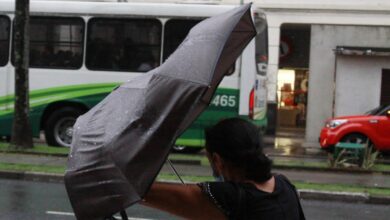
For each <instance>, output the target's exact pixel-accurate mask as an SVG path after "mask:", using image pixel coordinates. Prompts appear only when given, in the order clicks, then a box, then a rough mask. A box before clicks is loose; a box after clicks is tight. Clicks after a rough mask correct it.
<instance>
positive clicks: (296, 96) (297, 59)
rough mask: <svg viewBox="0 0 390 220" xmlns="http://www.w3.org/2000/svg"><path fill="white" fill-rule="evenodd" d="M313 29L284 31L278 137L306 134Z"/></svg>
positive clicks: (289, 27) (284, 27)
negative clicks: (280, 135)
mask: <svg viewBox="0 0 390 220" xmlns="http://www.w3.org/2000/svg"><path fill="white" fill-rule="evenodd" d="M310 30H311V28H310V25H307V24H284V25H282V27H281V38H280V58H279V71H278V80H277V100H278V102H277V109H278V110H277V126H276V133H277V135H278V134H281V133H286V132H287V133H288V132H290V133H291V134H296V133H299V134H301V135H303V134H304V129H305V126H306V112H307V94H308V87H309V85H308V77H309V52H310Z"/></svg>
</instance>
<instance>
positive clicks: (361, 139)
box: [341, 133, 368, 144]
mask: <svg viewBox="0 0 390 220" xmlns="http://www.w3.org/2000/svg"><path fill="white" fill-rule="evenodd" d="M367 140H368V138H367V136H365V135H363V134H357V133H355V134H348V135H346V136H345V137H343V138H342V139H341V142H346V143H356V144H365V143H367Z"/></svg>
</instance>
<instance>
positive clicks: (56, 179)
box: [0, 171, 390, 205]
mask: <svg viewBox="0 0 390 220" xmlns="http://www.w3.org/2000/svg"><path fill="white" fill-rule="evenodd" d="M0 178H3V179H12V180H28V181H36V182H50V183H63V182H64V175H63V174H47V173H39V172H16V171H0ZM161 182H171V183H178V182H177V181H171V180H161ZM298 192H299V195H300V198H301V199H309V200H322V201H324V200H326V201H341V202H348V203H367V204H376V205H388V204H390V196H370V195H369V194H367V193H353V192H331V191H319V190H310V189H299V190H298Z"/></svg>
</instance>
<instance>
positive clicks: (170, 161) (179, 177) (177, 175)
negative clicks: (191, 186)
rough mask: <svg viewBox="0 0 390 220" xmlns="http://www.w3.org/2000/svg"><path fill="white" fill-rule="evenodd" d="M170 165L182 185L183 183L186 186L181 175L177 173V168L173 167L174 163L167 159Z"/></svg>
mask: <svg viewBox="0 0 390 220" xmlns="http://www.w3.org/2000/svg"><path fill="white" fill-rule="evenodd" d="M167 161H168V163H169V165H170V166H171V168H172V170H173V172H174V173H175V174H176V176H177V177H178V178H179V180H180V181H181V183H183V184H184V185H186V184H185V183H184V181H183V179H182V178H181V177H180V175H179V173H178V172H177V171H176V169H175V167H174V166H173V164H172V162H171V160H170V159H167Z"/></svg>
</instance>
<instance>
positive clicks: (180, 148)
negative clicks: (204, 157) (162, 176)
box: [172, 145, 202, 154]
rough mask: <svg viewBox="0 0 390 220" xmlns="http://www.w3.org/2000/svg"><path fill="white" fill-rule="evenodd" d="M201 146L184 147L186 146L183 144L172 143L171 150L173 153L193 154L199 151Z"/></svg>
mask: <svg viewBox="0 0 390 220" xmlns="http://www.w3.org/2000/svg"><path fill="white" fill-rule="evenodd" d="M201 150H202V148H201V147H186V146H183V145H174V146H173V147H172V152H174V153H182V154H187V153H188V154H190V153H192V154H195V153H199V151H201Z"/></svg>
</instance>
